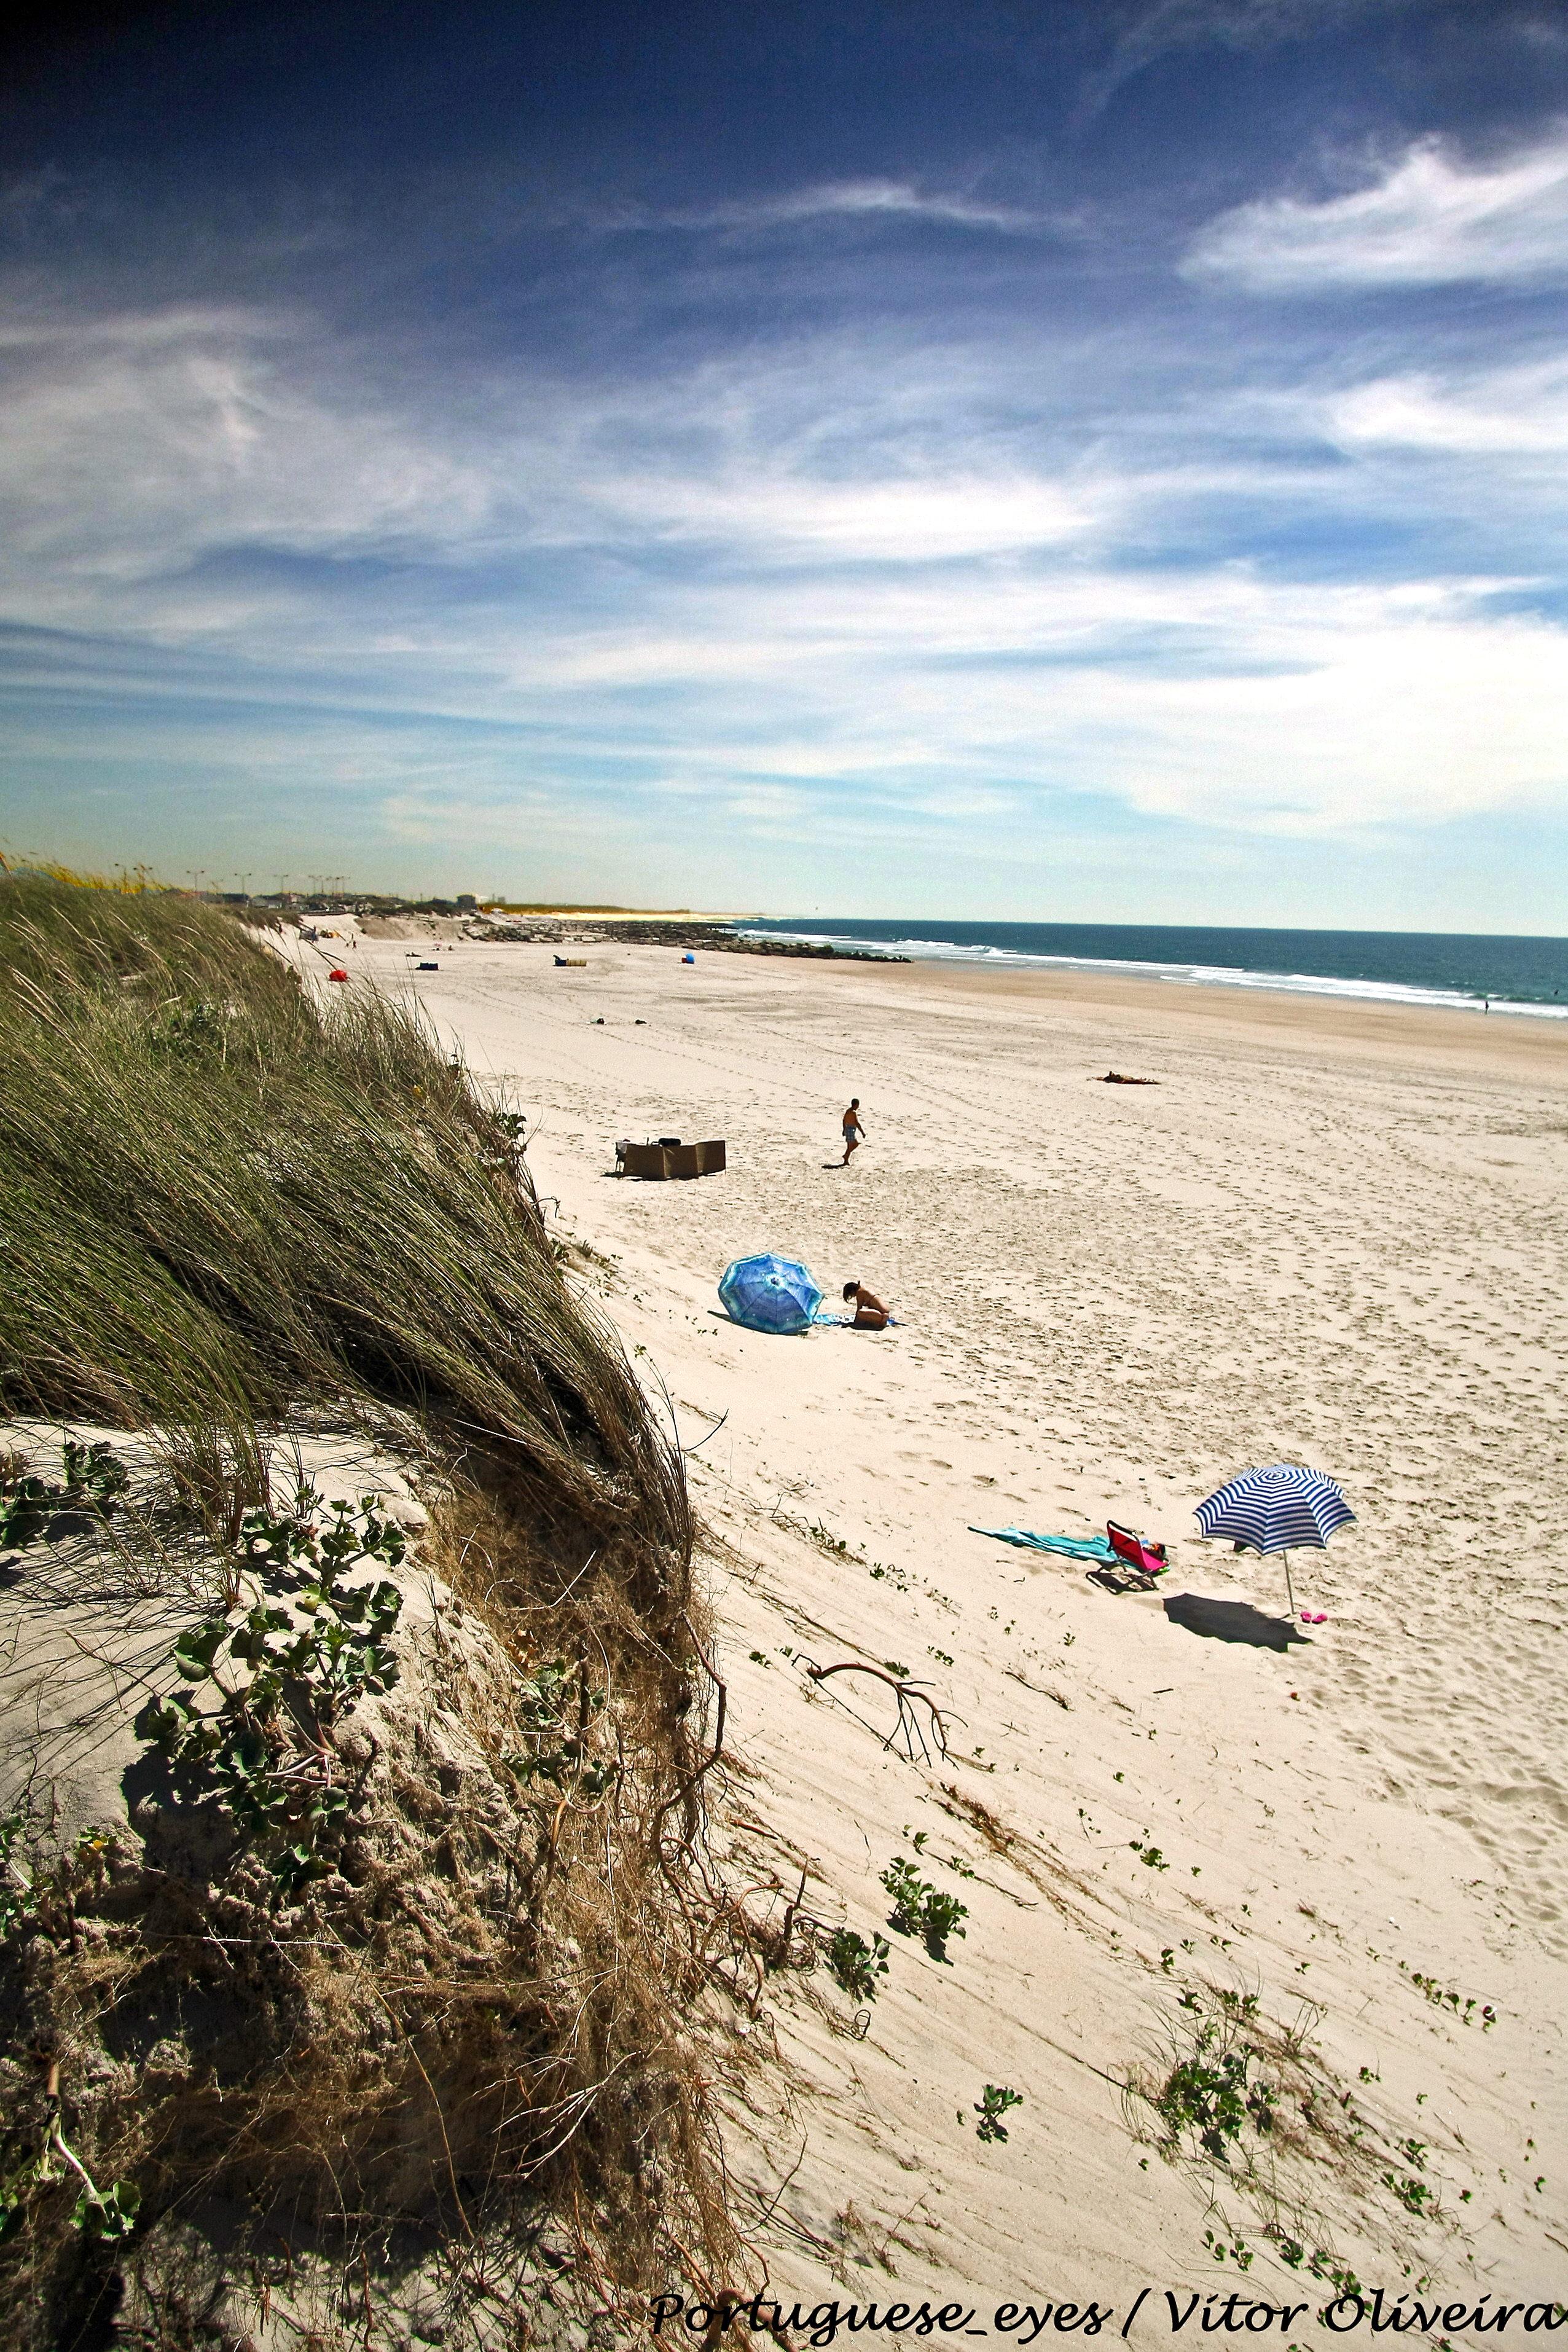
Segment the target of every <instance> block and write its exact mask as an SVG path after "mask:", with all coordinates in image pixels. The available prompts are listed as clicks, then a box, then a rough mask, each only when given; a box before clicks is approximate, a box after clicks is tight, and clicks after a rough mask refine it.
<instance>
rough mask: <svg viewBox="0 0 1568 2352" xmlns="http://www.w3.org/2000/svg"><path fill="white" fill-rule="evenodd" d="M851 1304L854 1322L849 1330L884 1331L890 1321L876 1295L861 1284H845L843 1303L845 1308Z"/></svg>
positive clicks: (885, 1309)
mask: <svg viewBox="0 0 1568 2352" xmlns="http://www.w3.org/2000/svg"><path fill="white" fill-rule="evenodd" d="M851 1302H853V1304H854V1307H855V1320H854V1322H853V1323H852V1324H851V1326H850V1328H851V1330H854V1331H885V1330H886V1329H887V1328H888V1325H889V1322H890V1321H891V1320H892V1318H891V1317H890V1316H889V1313H888V1310H887V1308H886V1307H884V1306H883V1304H882V1302H881V1300H880V1299H879V1297H877V1295H876V1293H875V1292H874V1291H870V1290H868V1289H867V1287H866V1286H865V1284H864V1283H862V1282H847V1283H846V1284H845V1286H844V1303H845V1305H846V1306H848V1305H850V1303H851Z"/></svg>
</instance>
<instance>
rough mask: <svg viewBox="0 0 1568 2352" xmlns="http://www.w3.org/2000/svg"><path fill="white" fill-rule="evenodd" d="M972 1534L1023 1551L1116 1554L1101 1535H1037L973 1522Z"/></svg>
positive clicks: (1089, 1556)
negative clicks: (986, 1537)
mask: <svg viewBox="0 0 1568 2352" xmlns="http://www.w3.org/2000/svg"><path fill="white" fill-rule="evenodd" d="M969 1532H970V1534H971V1535H972V1536H990V1537H992V1538H994V1541H995V1542H997V1543H1010V1544H1018V1545H1020V1546H1021V1547H1022V1548H1023V1549H1024V1550H1025V1551H1059V1552H1064V1553H1065V1554H1066V1555H1067V1557H1068V1559H1115V1558H1116V1554H1115V1553H1114V1552H1113V1551H1112V1550H1111V1549H1110V1544H1109V1543H1108V1542H1107V1541H1106V1538H1104V1537H1103V1536H1087V1537H1079V1536H1037V1535H1032V1534H1031V1533H1030V1532H1029V1529H1028V1528H977V1527H975V1526H974V1525H973V1522H972V1523H971V1525H970V1529H969Z"/></svg>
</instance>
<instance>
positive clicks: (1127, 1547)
mask: <svg viewBox="0 0 1568 2352" xmlns="http://www.w3.org/2000/svg"><path fill="white" fill-rule="evenodd" d="M1105 1535H1106V1540H1107V1542H1108V1543H1109V1544H1110V1549H1111V1550H1112V1551H1113V1552H1114V1553H1115V1554H1116V1557H1117V1559H1119V1560H1120V1561H1121V1564H1122V1566H1123V1567H1124V1568H1130V1569H1131V1570H1133V1571H1134V1573H1135V1574H1137V1575H1139V1576H1142V1577H1144V1578H1145V1579H1146V1580H1148V1582H1149V1583H1150V1584H1151V1585H1152V1583H1153V1581H1154V1579H1155V1578H1156V1577H1157V1576H1163V1575H1164V1573H1165V1570H1167V1569H1168V1568H1169V1567H1170V1565H1171V1563H1170V1561H1169V1560H1168V1559H1166V1558H1165V1547H1164V1545H1163V1544H1146V1543H1145V1542H1144V1540H1143V1538H1142V1536H1135V1535H1134V1534H1133V1532H1132V1530H1131V1528H1119V1527H1118V1526H1117V1524H1116V1521H1115V1520H1114V1519H1107V1521H1106V1523H1105Z"/></svg>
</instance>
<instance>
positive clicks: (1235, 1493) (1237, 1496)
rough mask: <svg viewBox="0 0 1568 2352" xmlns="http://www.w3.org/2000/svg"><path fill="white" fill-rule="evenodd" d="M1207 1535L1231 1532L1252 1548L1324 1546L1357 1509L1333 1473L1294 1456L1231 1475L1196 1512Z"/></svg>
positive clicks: (1234, 1536)
mask: <svg viewBox="0 0 1568 2352" xmlns="http://www.w3.org/2000/svg"><path fill="white" fill-rule="evenodd" d="M1194 1516H1195V1517H1196V1519H1197V1523H1198V1525H1199V1527H1200V1528H1202V1529H1203V1531H1204V1533H1205V1536H1229V1537H1230V1538H1231V1540H1232V1541H1233V1542H1235V1543H1238V1544H1245V1545H1246V1546H1247V1550H1248V1551H1257V1552H1271V1551H1297V1550H1300V1549H1312V1550H1316V1551H1321V1550H1322V1549H1323V1547H1324V1546H1325V1544H1326V1543H1327V1542H1328V1540H1329V1538H1330V1537H1331V1535H1332V1534H1333V1532H1334V1529H1335V1528H1342V1527H1346V1526H1348V1525H1349V1524H1350V1523H1351V1522H1352V1521H1353V1519H1354V1517H1355V1513H1354V1512H1353V1511H1352V1508H1351V1507H1350V1505H1349V1504H1348V1503H1347V1502H1346V1500H1345V1498H1344V1496H1342V1494H1341V1492H1340V1490H1339V1488H1338V1487H1337V1486H1335V1484H1334V1482H1333V1480H1332V1479H1331V1478H1326V1477H1325V1476H1324V1475H1323V1473H1322V1472H1321V1470H1304V1469H1302V1468H1301V1467H1300V1465H1299V1464H1297V1463H1294V1462H1275V1463H1271V1464H1270V1465H1269V1466H1268V1469H1267V1470H1244V1471H1243V1472H1242V1473H1241V1475H1240V1476H1239V1477H1238V1478H1230V1479H1227V1480H1226V1484H1225V1485H1224V1486H1221V1487H1220V1488H1219V1489H1218V1491H1217V1492H1216V1493H1215V1494H1213V1495H1211V1496H1209V1498H1208V1500H1207V1502H1206V1503H1200V1504H1199V1505H1198V1507H1197V1510H1196V1513H1195V1514H1194Z"/></svg>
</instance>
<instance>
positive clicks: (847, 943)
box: [736, 923, 1568, 1021]
mask: <svg viewBox="0 0 1568 2352" xmlns="http://www.w3.org/2000/svg"><path fill="white" fill-rule="evenodd" d="M736 929H737V930H739V931H740V932H741V933H742V936H743V937H746V938H749V939H765V940H803V941H805V942H807V943H809V944H810V945H812V946H816V947H820V946H822V945H823V944H824V943H825V942H826V944H827V945H828V946H830V947H836V948H845V949H853V950H855V951H856V952H857V953H858V954H862V955H872V956H907V957H908V958H909V959H910V961H911V962H915V963H969V964H992V965H1000V966H1005V967H1007V968H1009V969H1013V970H1016V971H1110V972H1121V973H1125V974H1128V975H1130V976H1131V977H1133V978H1136V979H1139V980H1161V981H1171V982H1175V983H1176V984H1178V985H1181V986H1187V987H1194V988H1252V989H1268V990H1277V991H1283V992H1285V993H1286V994H1287V995H1295V996H1341V997H1352V998H1356V999H1359V1000H1360V1001H1362V1002H1363V1003H1375V1004H1424V1005H1429V1006H1436V1007H1437V1008H1439V1009H1441V1010H1443V1011H1445V1012H1449V1013H1484V1012H1485V1011H1486V1010H1487V1007H1488V1005H1489V1006H1490V1008H1491V1011H1492V1012H1493V1013H1520V1014H1522V1015H1524V1016H1525V1017H1526V1018H1528V1019H1531V1020H1537V1021H1568V1004H1527V1003H1515V1002H1514V1001H1513V1000H1512V999H1511V998H1508V997H1501V996H1493V997H1490V998H1483V997H1479V996H1467V995H1466V994H1465V993H1464V992H1462V991H1461V990H1459V989H1457V988H1415V987H1412V986H1409V985H1408V984H1406V983H1405V982H1400V981H1392V980H1344V979H1341V978H1339V977H1338V976H1337V975H1335V974H1332V973H1326V972H1311V971H1250V970H1248V969H1247V968H1246V967H1244V966H1241V965H1230V964H1208V963H1145V962H1138V961H1133V960H1132V959H1131V958H1128V959H1125V960H1122V959H1117V958H1114V957H1110V956H1063V955H1026V954H1023V953H1022V952H1020V951H1019V950H1017V949H1016V948H992V947H964V946H962V945H961V944H960V943H959V942H958V941H957V940H865V939H856V938H852V937H849V936H847V934H845V933H844V932H841V931H775V930H762V929H756V928H754V927H752V926H751V925H748V924H745V923H739V924H737V925H736Z"/></svg>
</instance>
